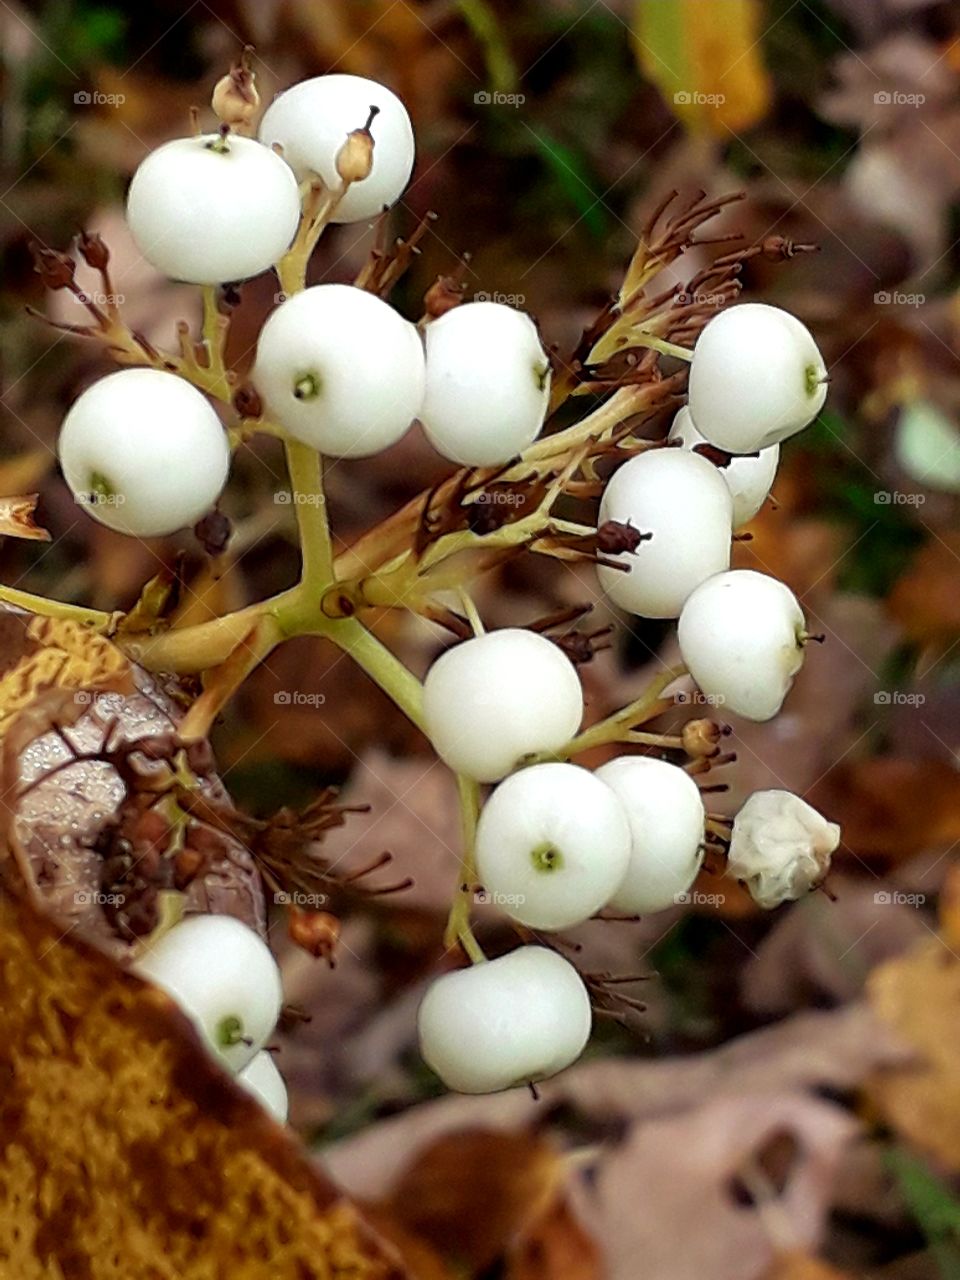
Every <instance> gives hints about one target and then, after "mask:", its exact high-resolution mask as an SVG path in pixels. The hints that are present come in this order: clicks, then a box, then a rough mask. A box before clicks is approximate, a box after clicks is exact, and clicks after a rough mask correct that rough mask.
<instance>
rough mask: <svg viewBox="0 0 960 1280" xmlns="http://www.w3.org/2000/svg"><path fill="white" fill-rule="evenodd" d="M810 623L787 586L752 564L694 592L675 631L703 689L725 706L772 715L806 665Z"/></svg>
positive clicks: (753, 716) (750, 716)
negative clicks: (794, 678) (750, 567)
mask: <svg viewBox="0 0 960 1280" xmlns="http://www.w3.org/2000/svg"><path fill="white" fill-rule="evenodd" d="M805 625H806V624H805V622H804V617H803V611H802V610H801V608H800V606H799V604H798V603H797V598H796V596H795V595H794V594H793V592H792V591H791V590H790V588H789V587H787V586H785V585H784V584H783V583H782V582H779V581H778V580H777V579H776V578H770V577H768V576H767V575H766V574H764V573H756V572H755V571H754V570H753V569H733V570H731V571H730V572H728V573H718V574H717V575H716V577H714V578H710V579H708V581H706V582H705V583H703V585H702V586H700V587H698V588H697V589H696V591H694V592H693V594H692V595H691V596H690V599H689V600H688V601H687V603H686V604H685V605H684V607H683V612H682V613H681V615H680V623H679V627H678V630H677V638H678V640H679V642H680V653H681V655H682V656H683V661H684V662H685V663H686V666H687V669H688V671H689V672H690V674H691V675H692V676H693V678H694V680H696V682H697V684H698V685H699V686H700V688H701V690H702V692H703V693H704V694H706V695H707V696H708V697H709V698H711V699H712V700H714V701H715V702H716V703H717V705H718V706H720V707H722V709H723V710H724V711H733V712H735V713H736V714H737V715H741V716H743V717H744V718H745V719H747V720H770V719H772V718H773V716H775V715H776V714H777V712H778V711H779V710H780V708H781V706H782V705H783V700H784V698H785V697H786V696H787V694H788V692H789V691H790V686H791V685H792V684H793V677H794V676H795V675H796V674H797V672H798V671H799V670H800V668H801V666H802V665H803V655H804V640H805V635H806V632H805Z"/></svg>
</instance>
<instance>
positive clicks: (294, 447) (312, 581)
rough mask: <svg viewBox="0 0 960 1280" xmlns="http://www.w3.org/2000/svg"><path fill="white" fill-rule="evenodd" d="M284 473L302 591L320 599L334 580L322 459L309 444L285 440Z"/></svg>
mask: <svg viewBox="0 0 960 1280" xmlns="http://www.w3.org/2000/svg"><path fill="white" fill-rule="evenodd" d="M286 455H287V470H288V473H289V475H290V488H291V490H292V496H293V500H294V506H295V509H296V514H297V529H298V531H299V534H300V555H301V558H302V564H303V568H302V574H301V582H302V584H303V588H304V590H305V591H306V592H307V593H308V594H309V595H310V596H311V597H313V598H315V599H316V600H318V601H319V600H320V598H321V597H322V595H323V592H324V590H325V588H327V587H329V586H330V585H331V583H332V581H333V579H334V571H333V544H332V542H331V539H330V525H329V522H328V520H327V502H326V496H325V494H324V491H323V459H322V458H321V457H320V455H319V454H318V453H317V452H316V450H315V449H311V448H310V447H309V445H305V444H300V443H299V442H298V441H296V440H289V441H288V442H287V444H286Z"/></svg>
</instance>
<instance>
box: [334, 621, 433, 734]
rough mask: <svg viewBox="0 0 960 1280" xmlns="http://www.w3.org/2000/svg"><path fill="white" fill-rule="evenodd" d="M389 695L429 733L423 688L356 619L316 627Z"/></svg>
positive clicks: (420, 727) (409, 671)
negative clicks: (426, 725) (425, 717)
mask: <svg viewBox="0 0 960 1280" xmlns="http://www.w3.org/2000/svg"><path fill="white" fill-rule="evenodd" d="M317 632H318V634H322V635H326V636H327V637H328V638H329V639H330V640H332V641H333V643H334V644H335V645H337V646H338V648H340V649H342V650H343V652H344V653H346V654H348V655H349V656H350V657H351V658H352V659H353V660H354V662H356V663H357V665H358V666H360V667H362V668H363V669H364V671H366V673H367V675H368V676H369V677H370V679H371V680H373V681H374V682H375V683H376V684H378V685H379V686H380V688H381V689H382V690H383V691H384V693H386V694H387V695H388V696H389V697H390V698H391V699H392V700H393V701H394V702H395V703H396V704H397V706H398V707H399V708H400V710H401V711H402V712H403V713H404V714H405V715H406V716H407V718H408V719H409V720H411V721H412V722H413V723H414V724H415V725H416V726H417V728H418V729H421V730H423V731H424V732H426V728H425V724H424V718H423V685H422V684H421V683H420V681H419V680H418V679H417V677H416V676H415V675H414V674H413V672H412V671H411V670H410V669H409V668H408V667H405V666H404V664H403V663H402V662H401V661H400V659H399V658H398V657H397V656H396V655H395V654H393V653H391V652H390V650H389V649H388V648H387V647H386V645H384V644H381V642H380V641H379V640H378V639H377V637H376V636H375V635H374V634H373V632H372V631H368V630H367V628H366V627H365V626H364V625H363V623H361V622H358V621H357V620H356V619H355V618H343V619H339V620H337V621H333V620H331V619H326V620H325V622H323V623H321V624H320V625H319V626H318V627H317Z"/></svg>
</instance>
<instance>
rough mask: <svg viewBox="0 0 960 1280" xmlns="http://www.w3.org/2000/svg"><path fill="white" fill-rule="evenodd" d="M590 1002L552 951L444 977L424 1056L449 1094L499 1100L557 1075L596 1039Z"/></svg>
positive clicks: (429, 1012) (426, 1027)
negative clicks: (503, 1091)
mask: <svg viewBox="0 0 960 1280" xmlns="http://www.w3.org/2000/svg"><path fill="white" fill-rule="evenodd" d="M591 1021H592V1014H591V1010H590V997H589V995H588V994H587V989H586V987H585V986H584V984H583V979H582V978H581V977H580V975H579V974H578V973H577V971H576V969H575V968H574V967H573V965H572V964H570V963H569V962H568V961H566V960H564V959H563V957H562V956H558V955H557V953H556V952H555V951H549V950H548V949H547V948H546V947H533V946H530V947H518V948H517V950H516V951H511V952H510V953H509V954H508V955H505V956H501V957H500V958H499V959H497V960H488V961H484V962H483V963H481V964H476V965H473V966H472V967H471V968H469V969H459V970H457V971H456V972H455V973H447V974H444V975H443V977H441V978H437V980H436V981H435V982H433V983H432V984H431V986H430V988H429V989H428V991H427V994H426V995H425V996H424V998H423V1002H422V1004H421V1005H420V1013H419V1015H418V1024H419V1032H420V1052H421V1054H422V1055H423V1058H424V1061H425V1062H426V1063H427V1065H428V1066H429V1067H431V1068H432V1069H433V1070H434V1071H435V1072H436V1073H437V1075H438V1076H439V1077H440V1079H441V1080H442V1081H443V1082H444V1084H445V1085H446V1086H447V1087H448V1088H449V1089H456V1090H458V1091H459V1092H460V1093H495V1092H496V1091H497V1090H499V1089H509V1088H510V1087H511V1086H512V1085H519V1084H527V1083H529V1082H531V1081H534V1080H545V1079H546V1078H547V1077H548V1076H553V1075H556V1074H557V1072H558V1071H562V1070H563V1069H564V1067H568V1066H569V1065H570V1063H571V1062H574V1061H576V1059H577V1058H578V1057H579V1056H580V1054H581V1053H582V1052H583V1049H584V1046H585V1045H586V1043H587V1040H588V1039H589V1038H590V1026H591Z"/></svg>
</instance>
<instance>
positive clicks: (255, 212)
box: [127, 134, 300, 284]
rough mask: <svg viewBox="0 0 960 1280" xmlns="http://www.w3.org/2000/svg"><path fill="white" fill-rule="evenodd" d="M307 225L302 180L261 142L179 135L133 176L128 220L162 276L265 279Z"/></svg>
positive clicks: (206, 280)
mask: <svg viewBox="0 0 960 1280" xmlns="http://www.w3.org/2000/svg"><path fill="white" fill-rule="evenodd" d="M299 221H300V192H299V190H298V188H297V180H296V178H295V177H294V176H293V174H292V173H291V172H290V169H289V166H287V165H285V164H284V163H283V161H282V160H281V159H280V157H279V156H278V155H276V154H275V153H274V152H273V151H271V150H270V148H269V147H264V146H262V145H261V144H260V143H259V142H255V141H254V139H253V138H242V137H239V136H238V135H236V134H230V135H229V137H227V138H226V139H225V140H224V139H221V137H220V135H219V134H209V135H206V136H203V137H200V138H177V139H176V140H175V141H173V142H166V143H164V145H163V146H162V147H158V148H157V150H156V151H151V152H150V154H149V155H148V156H147V158H146V159H145V160H144V161H143V163H142V164H141V165H140V167H139V169H138V170H137V171H136V173H135V174H134V175H133V181H132V182H131V183H130V190H129V192H128V194H127V222H128V223H129V225H130V232H131V234H132V236H133V238H134V240H135V241H136V244H137V248H138V249H139V250H140V252H141V253H142V254H143V256H144V257H145V258H146V259H147V261H148V262H150V263H152V264H153V266H155V267H156V268H157V270H158V271H162V272H163V274H164V275H167V276H170V277H171V278H172V279H174V280H188V281H190V283H191V284H219V283H222V282H224V281H227V280H245V279H246V278H247V277H248V276H255V275H259V274H260V272H261V271H266V270H267V268H268V267H271V266H273V264H274V263H275V262H279V260H280V259H281V258H282V257H283V255H284V253H285V252H286V250H287V249H288V248H289V246H290V242H291V241H292V240H293V237H294V235H295V234H296V230H297V224H298V223H299Z"/></svg>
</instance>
